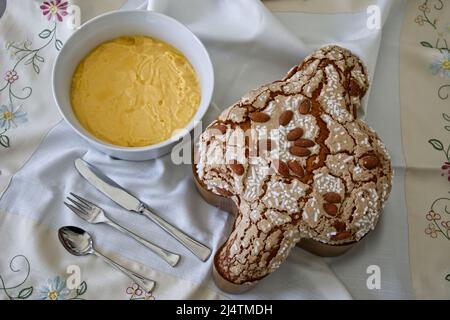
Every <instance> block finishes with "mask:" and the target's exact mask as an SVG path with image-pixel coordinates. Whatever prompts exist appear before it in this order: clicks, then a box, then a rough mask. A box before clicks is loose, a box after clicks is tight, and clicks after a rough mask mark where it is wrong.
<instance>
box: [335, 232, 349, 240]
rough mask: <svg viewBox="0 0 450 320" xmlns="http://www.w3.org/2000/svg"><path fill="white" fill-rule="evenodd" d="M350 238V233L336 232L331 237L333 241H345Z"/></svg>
mask: <svg viewBox="0 0 450 320" xmlns="http://www.w3.org/2000/svg"><path fill="white" fill-rule="evenodd" d="M351 236H352V233H351V232H350V231H342V232H338V233H337V234H335V235H334V236H333V240H345V239H348V238H350V237H351Z"/></svg>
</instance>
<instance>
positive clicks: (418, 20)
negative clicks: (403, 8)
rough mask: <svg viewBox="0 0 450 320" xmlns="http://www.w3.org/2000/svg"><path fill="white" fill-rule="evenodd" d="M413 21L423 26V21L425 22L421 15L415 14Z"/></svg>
mask: <svg viewBox="0 0 450 320" xmlns="http://www.w3.org/2000/svg"><path fill="white" fill-rule="evenodd" d="M414 22H416V23H418V24H419V25H421V26H423V23H424V22H425V19H424V18H423V17H422V16H417V17H416V19H414Z"/></svg>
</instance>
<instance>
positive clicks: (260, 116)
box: [249, 111, 270, 122]
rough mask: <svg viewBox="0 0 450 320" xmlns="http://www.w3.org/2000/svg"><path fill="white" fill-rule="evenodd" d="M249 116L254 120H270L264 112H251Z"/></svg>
mask: <svg viewBox="0 0 450 320" xmlns="http://www.w3.org/2000/svg"><path fill="white" fill-rule="evenodd" d="M249 117H250V119H252V121H254V122H267V121H269V120H270V116H269V115H268V114H267V113H265V112H258V111H257V112H252V113H250V114H249Z"/></svg>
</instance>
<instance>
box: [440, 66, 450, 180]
mask: <svg viewBox="0 0 450 320" xmlns="http://www.w3.org/2000/svg"><path fill="white" fill-rule="evenodd" d="M449 75H450V71H449ZM441 169H442V170H443V171H444V172H443V173H442V174H441V175H442V176H444V175H447V180H448V181H449V182H450V162H444V164H443V165H442V167H441Z"/></svg>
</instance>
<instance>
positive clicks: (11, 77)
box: [5, 70, 19, 83]
mask: <svg viewBox="0 0 450 320" xmlns="http://www.w3.org/2000/svg"><path fill="white" fill-rule="evenodd" d="M17 79H19V76H18V75H17V72H16V71H15V70H9V71H8V72H6V74H5V80H6V81H8V82H9V83H13V82H14V81H16V80H17Z"/></svg>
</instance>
